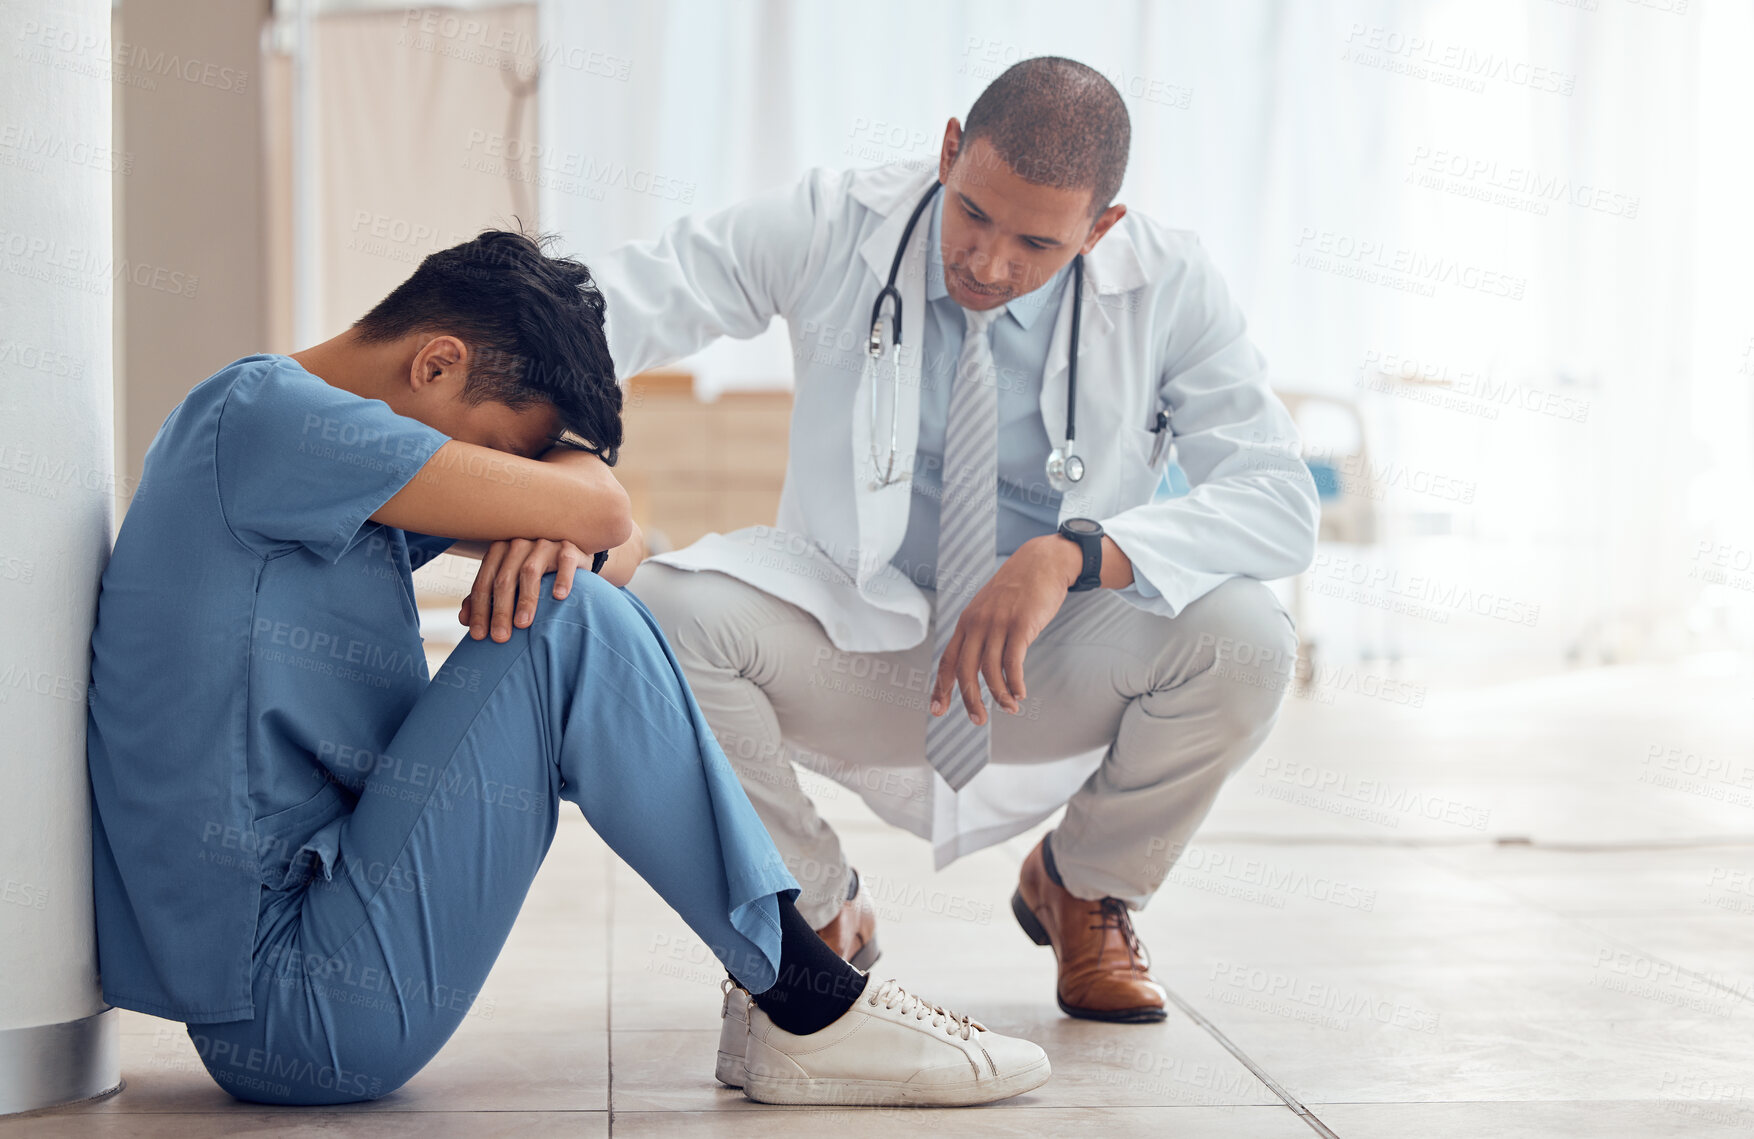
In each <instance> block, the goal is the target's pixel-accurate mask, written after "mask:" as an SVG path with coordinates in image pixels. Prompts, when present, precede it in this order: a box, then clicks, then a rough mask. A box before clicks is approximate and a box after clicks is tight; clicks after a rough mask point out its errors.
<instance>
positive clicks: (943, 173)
mask: <svg viewBox="0 0 1754 1139" xmlns="http://www.w3.org/2000/svg"><path fill="white" fill-rule="evenodd" d="M961 149H962V124H961V123H959V122H957V121H956V117H955V116H954V115H953V116H951V118H950V121H949V122H947V123H945V124H944V141H943V142H942V143H940V144H939V146H938V181H940V182H944V183H949V181H950V168H951V167H952V166H955V165H956V155H957V152H958V151H960V150H961Z"/></svg>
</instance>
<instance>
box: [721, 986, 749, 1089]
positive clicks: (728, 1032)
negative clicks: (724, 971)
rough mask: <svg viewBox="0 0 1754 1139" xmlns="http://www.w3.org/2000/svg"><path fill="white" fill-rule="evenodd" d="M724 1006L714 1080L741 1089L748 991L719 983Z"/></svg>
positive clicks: (747, 1027) (747, 1028) (747, 1015)
mask: <svg viewBox="0 0 1754 1139" xmlns="http://www.w3.org/2000/svg"><path fill="white" fill-rule="evenodd" d="M719 987H720V988H721V989H723V990H724V991H725V1003H724V1005H723V1006H721V1007H720V1009H719V1016H720V1017H722V1018H723V1019H722V1020H721V1021H720V1023H719V1061H718V1063H717V1064H715V1065H714V1066H713V1076H714V1077H715V1078H716V1079H717V1080H718V1081H719V1083H721V1084H724V1085H725V1086H726V1087H728V1088H740V1087H742V1086H743V1045H744V1041H745V1040H746V1039H747V1038H748V1036H749V990H748V989H745V988H744V987H743V986H742V985H739V984H738V983H737V982H735V981H733V980H731V978H729V977H726V978H725V979H724V980H723V981H720V982H719Z"/></svg>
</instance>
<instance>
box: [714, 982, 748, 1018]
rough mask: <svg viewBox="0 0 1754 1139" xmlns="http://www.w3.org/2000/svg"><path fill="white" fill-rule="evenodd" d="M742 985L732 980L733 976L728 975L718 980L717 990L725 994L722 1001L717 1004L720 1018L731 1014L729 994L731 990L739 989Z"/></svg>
mask: <svg viewBox="0 0 1754 1139" xmlns="http://www.w3.org/2000/svg"><path fill="white" fill-rule="evenodd" d="M742 987H743V986H742V985H741V984H739V983H738V982H737V981H736V980H734V979H733V978H730V977H726V978H725V979H724V980H722V981H720V982H719V992H721V993H723V994H725V999H724V1001H723V1002H721V1003H720V1005H719V1017H720V1019H723V1018H724V1017H727V1016H729V1015H731V994H732V993H733V992H735V991H737V990H738V989H741V988H742Z"/></svg>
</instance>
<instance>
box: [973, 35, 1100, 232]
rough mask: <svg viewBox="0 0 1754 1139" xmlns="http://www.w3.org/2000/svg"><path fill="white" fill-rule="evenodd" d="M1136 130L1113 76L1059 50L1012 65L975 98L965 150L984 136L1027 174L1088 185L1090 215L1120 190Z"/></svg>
mask: <svg viewBox="0 0 1754 1139" xmlns="http://www.w3.org/2000/svg"><path fill="white" fill-rule="evenodd" d="M1132 137H1133V128H1132V121H1131V119H1130V118H1129V117H1128V115H1127V105H1126V104H1125V103H1123V102H1122V101H1121V93H1120V92H1119V91H1116V90H1115V87H1114V84H1112V83H1110V82H1109V81H1108V80H1107V79H1105V78H1103V75H1102V73H1101V72H1099V71H1097V70H1096V69H1095V68H1093V67H1088V66H1086V65H1084V64H1082V63H1079V62H1078V61H1077V60H1073V59H1065V58H1062V57H1061V56H1057V55H1043V56H1037V57H1036V58H1034V59H1025V60H1022V61H1020V62H1018V63H1014V64H1012V65H1011V66H1010V67H1008V68H1006V69H1005V70H1004V71H1003V72H1002V73H1000V75H999V77H998V78H997V79H995V80H993V81H992V82H991V83H990V84H988V85H987V89H986V90H985V91H982V92H981V96H980V98H978V99H976V100H975V101H974V106H973V107H971V108H970V109H969V112H968V120H967V121H966V122H965V123H963V125H962V148H963V152H964V153H965V152H966V150H967V147H968V144H969V143H971V142H973V141H974V140H975V139H977V138H984V139H986V140H987V141H988V142H989V143H991V144H992V147H993V149H994V150H996V151H997V152H998V154H999V157H1000V158H1002V159H1004V160H1005V164H1006V165H1008V166H1009V167H1011V169H1012V170H1015V171H1016V172H1017V175H1018V177H1020V178H1022V179H1024V180H1025V181H1028V182H1034V183H1036V184H1038V185H1044V186H1056V187H1059V188H1061V189H1072V190H1076V189H1083V188H1086V187H1088V188H1089V189H1090V205H1091V211H1090V213H1091V216H1092V217H1095V216H1096V215H1097V214H1100V213H1101V212H1102V211H1103V210H1105V209H1107V208H1108V207H1109V205H1110V203H1112V202H1113V201H1114V200H1115V195H1116V194H1118V193H1120V191H1121V179H1122V178H1123V177H1125V176H1126V173H1127V150H1128V148H1129V147H1130V146H1131V145H1132ZM958 161H961V158H960V154H959V156H958Z"/></svg>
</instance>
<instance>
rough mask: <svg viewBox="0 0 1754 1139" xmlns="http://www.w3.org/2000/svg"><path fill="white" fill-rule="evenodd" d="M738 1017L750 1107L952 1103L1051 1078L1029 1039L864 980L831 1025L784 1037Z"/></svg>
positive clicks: (767, 1023)
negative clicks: (743, 1026) (743, 1030)
mask: <svg viewBox="0 0 1754 1139" xmlns="http://www.w3.org/2000/svg"><path fill="white" fill-rule="evenodd" d="M747 1011H748V1017H749V1020H748V1024H749V1029H748V1034H747V1043H746V1045H745V1048H744V1053H743V1067H744V1071H743V1094H744V1095H746V1096H748V1097H749V1098H750V1099H752V1100H755V1101H756V1102H758V1103H795V1104H834V1105H840V1106H847V1107H863V1106H879V1105H910V1106H930V1107H961V1106H964V1105H967V1104H976V1103H991V1102H992V1101H994V1100H999V1099H1007V1098H1009V1097H1011V1096H1014V1095H1019V1094H1021V1093H1023V1092H1026V1091H1029V1090H1030V1089H1032V1088H1038V1087H1040V1086H1041V1085H1043V1084H1045V1083H1047V1080H1048V1077H1049V1076H1050V1075H1052V1074H1053V1072H1052V1069H1051V1068H1050V1067H1049V1066H1048V1058H1047V1053H1045V1052H1043V1051H1042V1050H1041V1049H1040V1048H1038V1047H1036V1046H1035V1045H1034V1044H1031V1043H1030V1042H1029V1041H1027V1040H1019V1039H1017V1038H1016V1037H1012V1036H1000V1035H999V1034H998V1033H996V1032H993V1031H991V1030H989V1029H988V1028H987V1027H986V1026H985V1025H983V1024H981V1023H980V1022H979V1021H976V1020H970V1019H969V1018H968V1017H966V1016H959V1015H957V1014H956V1013H953V1012H950V1011H949V1010H948V1009H945V1008H943V1007H942V1006H940V1005H935V1004H932V1003H931V1002H930V1001H924V1000H921V999H920V998H919V997H916V996H914V995H913V994H912V993H910V992H908V991H907V990H906V989H903V988H902V987H901V986H900V985H899V984H897V983H896V982H894V981H884V982H883V983H881V984H878V983H877V982H876V981H871V982H869V983H868V984H867V985H866V987H865V991H864V992H863V993H861V994H860V995H859V999H858V1000H857V1001H855V1002H854V1004H853V1007H852V1008H850V1009H848V1010H847V1011H846V1012H845V1013H843V1014H842V1015H841V1017H840V1019H839V1020H837V1021H835V1022H834V1023H833V1024H831V1025H829V1026H828V1027H827V1028H824V1029H822V1030H821V1031H820V1032H812V1033H811V1034H810V1035H808V1036H793V1035H792V1034H791V1033H789V1032H786V1031H784V1030H783V1029H781V1028H780V1027H779V1026H778V1025H776V1024H774V1022H773V1021H772V1020H770V1019H768V1016H767V1014H766V1013H765V1012H763V1011H762V1010H761V1006H760V1005H757V1004H754V1003H750V1004H748V1005H747ZM728 1021H729V1016H728V1014H727V1022H728ZM723 1047H724V1046H723V1044H722V1043H721V1045H720V1048H721V1050H722V1049H723ZM721 1054H722V1052H721Z"/></svg>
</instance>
